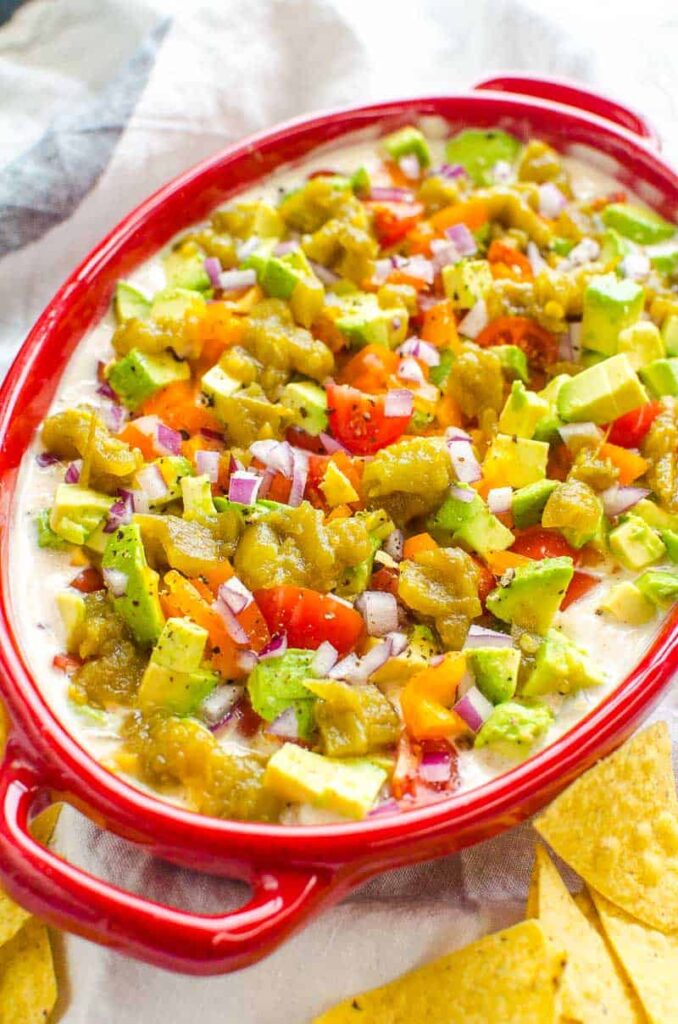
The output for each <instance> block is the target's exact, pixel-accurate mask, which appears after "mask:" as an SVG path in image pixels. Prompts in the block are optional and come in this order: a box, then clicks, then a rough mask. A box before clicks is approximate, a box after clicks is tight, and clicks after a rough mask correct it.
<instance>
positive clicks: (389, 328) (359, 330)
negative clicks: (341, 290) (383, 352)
mask: <svg viewBox="0 0 678 1024" xmlns="http://www.w3.org/2000/svg"><path fill="white" fill-rule="evenodd" d="M408 322H409V315H408V313H407V310H406V309H405V307H404V306H391V307H388V308H383V307H382V306H380V305H379V300H378V299H377V296H376V295H373V294H371V293H366V292H355V293H352V294H350V295H346V296H344V297H342V300H341V303H340V306H339V315H338V316H337V318H336V320H335V325H336V327H337V328H338V330H340V331H341V333H342V334H343V335H344V337H345V338H346V340H347V342H348V344H349V345H350V346H352V347H354V348H362V346H363V345H384V346H386V347H387V348H397V346H398V345H400V344H402V342H403V341H404V340H405V338H406V336H407V325H408Z"/></svg>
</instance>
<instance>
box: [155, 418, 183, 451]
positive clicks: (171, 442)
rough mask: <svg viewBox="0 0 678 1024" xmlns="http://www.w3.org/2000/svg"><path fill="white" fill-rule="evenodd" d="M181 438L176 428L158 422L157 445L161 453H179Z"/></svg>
mask: <svg viewBox="0 0 678 1024" xmlns="http://www.w3.org/2000/svg"><path fill="white" fill-rule="evenodd" d="M182 440H183V438H182V436H181V434H180V433H179V431H178V430H172V428H171V427H168V426H166V425H165V424H164V423H158V440H157V445H158V448H159V450H160V451H161V452H162V454H163V455H179V454H181V442H182Z"/></svg>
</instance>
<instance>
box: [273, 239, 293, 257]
mask: <svg viewBox="0 0 678 1024" xmlns="http://www.w3.org/2000/svg"><path fill="white" fill-rule="evenodd" d="M298 248H299V243H298V242H296V241H295V240H294V239H291V240H290V241H288V242H278V244H277V245H276V246H275V248H274V250H273V255H274V256H287V254H288V253H290V252H296V251H297V249H298Z"/></svg>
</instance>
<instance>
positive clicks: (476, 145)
mask: <svg viewBox="0 0 678 1024" xmlns="http://www.w3.org/2000/svg"><path fill="white" fill-rule="evenodd" d="M520 150H521V144H520V142H519V141H518V139H516V138H514V137H513V135H509V134H508V132H503V131H500V130H499V129H492V130H491V131H483V130H481V129H478V128H469V129H467V130H466V131H463V132H459V134H458V135H455V136H454V137H453V138H451V139H450V141H449V142H448V143H447V146H446V148H445V156H446V159H447V161H448V163H451V164H461V165H462V167H464V168H465V169H466V171H467V173H468V175H469V177H470V178H472V180H473V181H474V182H475V183H476V185H491V184H492V183H493V182H494V176H493V174H492V171H493V169H494V166H495V164H497V163H498V162H499V161H500V160H502V161H506V162H507V163H510V164H513V163H514V162H515V161H516V159H517V158H518V154H519V152H520Z"/></svg>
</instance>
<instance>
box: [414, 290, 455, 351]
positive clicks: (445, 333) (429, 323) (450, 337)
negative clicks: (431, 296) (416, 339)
mask: <svg viewBox="0 0 678 1024" xmlns="http://www.w3.org/2000/svg"><path fill="white" fill-rule="evenodd" d="M421 337H422V339H423V340H424V341H428V342H429V344H431V345H435V346H436V348H451V349H452V351H453V352H455V353H457V354H459V352H461V343H460V341H459V333H458V331H457V318H456V316H455V312H454V308H453V306H452V302H451V301H450V300H449V299H445V300H444V301H443V302H436V304H435V306H431V307H430V308H429V309H427V310H426V312H425V313H424V317H423V323H422V327H421Z"/></svg>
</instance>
